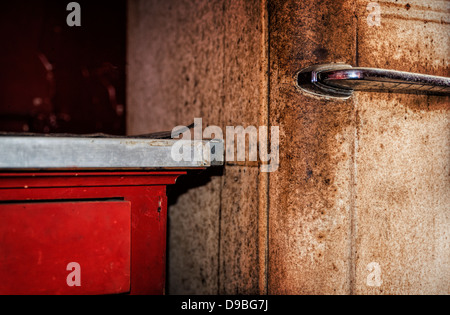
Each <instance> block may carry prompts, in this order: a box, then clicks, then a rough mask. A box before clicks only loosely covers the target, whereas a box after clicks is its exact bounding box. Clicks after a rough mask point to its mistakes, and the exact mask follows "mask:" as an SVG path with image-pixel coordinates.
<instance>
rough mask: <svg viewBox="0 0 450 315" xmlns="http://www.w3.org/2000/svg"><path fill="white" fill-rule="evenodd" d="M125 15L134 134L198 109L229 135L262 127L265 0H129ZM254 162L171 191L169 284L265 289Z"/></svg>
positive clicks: (185, 119) (189, 116)
mask: <svg viewBox="0 0 450 315" xmlns="http://www.w3.org/2000/svg"><path fill="white" fill-rule="evenodd" d="M128 17H129V30H128V34H129V39H128V41H129V42H128V48H129V49H128V56H129V57H128V63H129V68H128V74H129V75H128V77H129V79H128V108H129V115H128V133H130V134H136V133H146V132H152V131H161V130H171V129H172V128H173V127H174V126H176V125H178V124H184V125H187V124H190V123H191V122H192V121H193V119H194V118H202V119H203V128H205V127H207V126H211V125H217V126H219V127H221V128H222V130H223V133H224V136H225V133H226V129H225V126H240V125H242V126H244V127H247V126H249V125H253V126H259V119H260V115H259V111H260V101H261V94H260V91H261V85H260V78H261V71H262V68H263V66H264V64H263V61H262V58H261V51H262V50H261V36H262V25H261V5H260V3H259V1H256V2H250V1H230V0H228V1H226V0H214V1H205V0H196V1H181V0H179V1H144V0H142V1H129V13H128ZM247 164H248V165H247ZM257 167H258V165H257V164H256V163H247V162H232V161H231V162H229V163H227V167H226V168H225V170H224V176H223V177H222V178H221V177H218V176H215V175H213V176H211V181H210V182H208V183H204V184H203V185H204V186H202V185H198V184H195V183H189V182H188V181H184V182H183V183H182V184H179V185H182V186H183V187H181V188H180V189H179V190H181V192H177V191H174V192H173V198H176V197H177V194H180V196H179V198H177V199H176V200H177V202H176V203H175V204H173V205H171V206H170V207H169V222H170V225H169V248H170V252H169V260H168V261H169V265H168V269H169V270H168V271H169V283H168V292H169V293H174V294H186V293H191V294H216V293H219V292H220V293H235V292H239V293H244V294H246V293H258V292H259V273H260V272H264V271H261V268H259V266H258V262H259V259H260V258H259V252H258V239H259V238H258V233H259V230H258V226H257V225H255V220H256V219H257V218H258V211H259V208H258V198H259V192H258V168H257ZM233 174H234V175H233ZM242 174H245V175H242ZM235 177H237V178H238V180H237V181H235V180H234V178H235ZM241 185H245V187H246V190H245V191H246V195H245V197H244V196H242V195H236V193H237V192H240V191H241ZM177 189H178V188H177ZM183 190H184V191H183ZM236 220H237V221H236ZM256 222H257V221H256ZM235 224H237V226H234V225H235ZM221 227H222V229H221ZM219 251H220V254H219ZM263 259H264V258H263ZM255 265H256V266H255ZM262 268H264V264H263V265H262Z"/></svg>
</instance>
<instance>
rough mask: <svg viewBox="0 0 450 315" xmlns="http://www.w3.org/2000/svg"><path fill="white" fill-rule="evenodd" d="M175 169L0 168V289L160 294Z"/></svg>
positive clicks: (55, 292)
mask: <svg viewBox="0 0 450 315" xmlns="http://www.w3.org/2000/svg"><path fill="white" fill-rule="evenodd" d="M183 174H186V173H185V172H183V171H167V172H163V171H146V172H131V171H130V172H123V171H121V172H115V171H109V172H92V171H81V172H73V171H70V172H34V173H32V172H9V173H6V172H5V173H0V218H1V219H0V294H114V293H130V294H164V286H165V262H166V221H167V218H166V216H167V198H166V186H167V185H170V184H174V183H175V180H176V178H177V177H178V176H180V175H183Z"/></svg>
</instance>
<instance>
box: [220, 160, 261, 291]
mask: <svg viewBox="0 0 450 315" xmlns="http://www.w3.org/2000/svg"><path fill="white" fill-rule="evenodd" d="M224 176H225V177H224V182H223V190H222V203H221V216H220V248H219V257H220V262H219V263H220V265H219V294H228V295H230V294H231V295H242V294H244V295H248V294H251V295H254V294H259V293H260V288H259V277H260V270H259V268H260V266H259V265H258V262H259V255H261V254H262V255H264V248H259V246H258V234H259V233H258V229H259V226H258V186H257V184H256V181H255V179H256V178H257V176H258V169H257V168H255V167H242V166H233V167H229V168H227V170H226V174H225V175H224Z"/></svg>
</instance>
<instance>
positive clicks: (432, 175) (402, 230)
mask: <svg viewBox="0 0 450 315" xmlns="http://www.w3.org/2000/svg"><path fill="white" fill-rule="evenodd" d="M132 3H133V5H131V10H130V19H129V20H130V21H131V22H130V23H131V28H130V29H129V31H130V35H131V36H129V38H130V39H129V47H130V50H129V54H130V57H129V58H130V61H129V62H130V74H131V76H130V78H129V80H130V81H129V84H128V86H129V89H130V93H129V98H130V100H129V102H128V104H129V105H130V108H129V111H130V116H129V118H128V119H129V120H128V122H129V133H134V134H137V133H145V132H149V131H152V130H148V129H147V128H148V126H153V127H154V128H156V129H157V130H165V129H167V128H168V125H167V124H171V125H173V124H174V123H177V121H180V119H185V118H186V117H191V116H193V117H203V118H204V123H205V125H212V124H214V125H219V126H221V127H222V128H223V127H224V126H226V125H257V124H260V125H271V126H279V127H280V167H279V169H278V171H277V172H275V173H272V174H270V175H269V174H267V175H262V174H258V172H257V171H256V169H255V168H254V167H253V166H252V165H250V164H248V163H246V162H244V163H242V162H241V163H229V164H228V165H226V167H225V170H224V176H223V177H218V176H211V177H210V178H209V179H206V178H205V180H204V181H202V182H197V183H191V184H187V183H185V184H184V186H183V187H184V188H186V190H185V191H182V192H180V193H179V194H178V195H177V196H178V199H177V200H176V201H175V204H174V205H172V206H171V207H170V211H171V213H172V217H171V223H170V224H171V232H170V233H169V235H170V236H169V240H170V244H171V246H170V255H169V271H170V272H169V278H170V280H169V282H170V285H169V288H171V289H169V293H181V294H183V293H201V294H215V293H219V292H220V293H255V292H260V293H266V292H267V293H270V294H304V293H307V294H355V293H356V294H366V293H381V294H383V293H388V294H389V293H393V294H396V293H400V294H402V293H427V292H430V293H444V294H445V293H448V288H449V287H450V286H449V284H448V280H447V279H450V277H449V276H448V270H450V268H449V256H448V252H449V247H448V246H449V245H448V244H449V242H448V235H449V230H448V227H449V226H450V224H449V217H448V211H446V210H447V209H448V208H449V204H450V201H449V199H448V198H449V197H448V196H450V192H449V187H450V185H449V179H448V170H449V167H450V166H449V164H448V163H449V161H450V158H449V156H450V154H449V151H448V150H449V149H448V148H449V147H450V145H449V142H448V141H449V138H448V134H449V126H450V125H449V116H448V110H449V101H448V97H444V98H443V97H437V96H424V95H400V96H397V95H389V94H381V93H373V94H368V93H365V92H359V93H357V94H358V95H356V96H355V97H353V98H352V99H350V100H344V101H334V100H324V99H320V98H316V97H315V96H310V95H308V94H306V93H303V92H301V91H299V90H298V89H297V88H296V83H295V81H296V74H297V73H298V71H299V70H301V69H304V68H306V67H308V66H310V65H313V64H324V63H338V62H339V63H346V64H351V65H354V66H355V67H370V68H381V69H396V70H399V71H405V72H413V73H424V74H429V75H435V76H442V77H448V76H449V73H448V64H449V62H448V49H449V41H450V40H449V37H448V33H449V30H448V25H449V24H448V18H449V17H448V6H447V2H446V1H426V2H424V1H422V0H420V1H419V0H411V1H406V0H401V1H400V0H399V1H394V0H392V1H391V0H385V1H377V3H378V4H379V5H380V7H381V13H382V14H381V24H380V26H369V24H368V18H369V14H370V13H371V12H370V11H368V7H367V6H368V2H367V1H363V0H337V1H336V0H334V1H333V0H325V1H313V0H311V1H309V0H308V1H295V0H278V1H271V0H269V1H261V2H258V3H251V2H248V1H225V0H224V1H219V0H218V1H203V0H198V1H194V2H189V4H188V2H187V1H186V2H184V1H181V2H180V3H179V5H178V6H177V7H175V6H171V5H170V4H169V3H163V1H156V2H152V3H150V2H144V1H136V2H132ZM193 8H195V9H193ZM188 16H189V18H187V17H188ZM193 17H194V18H193ZM174 20H176V21H177V23H175V24H174V23H172V21H174ZM192 20H195V21H198V22H195V23H192ZM169 22H170V23H169ZM161 25H171V27H167V28H163V27H161ZM155 43H158V45H155ZM168 52H170V56H169V54H168ZM180 69H181V75H180ZM167 82H170V84H169V83H167ZM174 91H175V92H174ZM161 103H164V104H166V106H165V107H164V108H161V107H160V104H161ZM158 111H160V112H159V114H162V113H164V115H166V113H170V115H166V116H167V120H164V121H162V120H160V119H158V116H159V114H158ZM244 170H245V172H244ZM256 201H257V202H256ZM186 209H192V211H191V212H190V213H187V212H186ZM255 218H257V221H255ZM255 225H257V226H258V229H257V230H256V229H255ZM243 238H245V240H243ZM252 266H254V268H252ZM369 267H370V268H369ZM256 268H257V269H258V270H255V269H256ZM377 268H378V269H377ZM378 271H380V274H381V276H380V279H381V281H382V283H381V285H380V286H376V285H377V283H376V281H375V283H373V281H372V282H371V281H368V280H373V279H372V278H371V277H372V275H374V273H375V276H376V273H377V272H378ZM256 278H257V279H256ZM374 279H375V280H380V279H377V277H375V278H374Z"/></svg>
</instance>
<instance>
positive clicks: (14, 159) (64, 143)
mask: <svg viewBox="0 0 450 315" xmlns="http://www.w3.org/2000/svg"><path fill="white" fill-rule="evenodd" d="M177 141H178V140H155V139H149V140H144V139H129V138H127V139H123V138H122V139H111V138H75V137H71V138H64V137H8V136H4V137H0V148H1V151H0V169H55V168H57V169H61V168H79V169H84V168H93V169H97V168H203V167H209V166H212V165H218V164H219V165H220V164H222V163H223V162H222V161H223V152H224V151H223V141H220V140H211V141H185V140H181V141H182V143H183V148H182V149H183V150H188V154H187V156H190V157H191V158H190V159H186V161H185V160H179V159H174V158H173V157H172V150H175V149H176V148H177V147H175V149H174V145H176V143H177ZM212 152H214V154H215V155H214V156H216V157H217V161H211V156H212ZM196 157H198V158H196ZM221 160H222V161H221Z"/></svg>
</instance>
